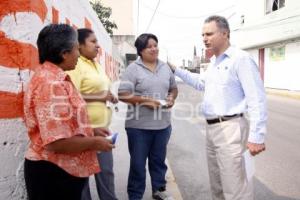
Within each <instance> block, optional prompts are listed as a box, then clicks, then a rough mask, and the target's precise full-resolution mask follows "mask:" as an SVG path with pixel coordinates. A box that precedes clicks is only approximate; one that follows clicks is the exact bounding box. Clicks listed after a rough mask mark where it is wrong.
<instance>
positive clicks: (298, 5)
mask: <svg viewBox="0 0 300 200" xmlns="http://www.w3.org/2000/svg"><path fill="white" fill-rule="evenodd" d="M237 10H238V11H237V16H238V17H240V20H239V21H240V22H239V25H238V26H237V27H234V28H232V38H233V43H234V44H237V45H238V46H239V47H241V48H242V49H245V50H247V51H248V52H250V53H251V54H252V56H253V57H254V58H255V60H256V61H257V63H258V65H259V68H260V72H261V76H262V78H263V80H264V84H265V87H267V88H275V89H284V90H292V91H300V79H299V78H298V76H299V74H300V64H299V63H300V62H299V60H298V58H300V1H299V0H251V1H249V0H240V1H239V2H238V7H237Z"/></svg>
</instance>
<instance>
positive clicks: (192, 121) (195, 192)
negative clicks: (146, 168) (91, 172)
mask: <svg viewBox="0 0 300 200" xmlns="http://www.w3.org/2000/svg"><path fill="white" fill-rule="evenodd" d="M179 93H180V96H179V98H178V100H177V102H176V107H175V108H174V109H173V133H172V134H173V135H172V136H171V140H170V143H169V146H168V161H169V163H170V166H171V169H172V171H173V174H174V176H175V181H176V183H177V185H178V187H179V190H180V192H181V195H182V199H184V200H210V199H211V198H210V191H209V183H208V173H207V164H206V156H205V130H204V127H205V121H204V119H203V117H202V116H201V115H200V116H199V115H198V111H197V110H196V109H195V107H197V106H198V104H199V100H200V99H201V98H202V94H201V93H200V92H197V91H195V90H194V89H192V88H191V87H189V86H186V85H184V84H183V83H179ZM119 107H120V112H118V113H115V115H114V118H113V122H112V125H111V130H112V131H114V132H119V133H120V135H119V136H120V137H119V138H118V141H117V147H116V149H115V150H114V166H115V174H116V191H117V194H118V197H119V199H120V200H126V199H127V193H126V184H127V176H128V169H129V154H128V150H127V138H126V134H125V130H124V118H125V110H126V105H125V104H123V103H120V105H119ZM268 110H269V120H268V136H267V142H266V145H267V151H266V152H264V153H263V154H261V155H259V156H258V157H256V159H255V162H256V163H255V164H256V174H255V178H254V183H255V197H256V198H255V199H256V200H300V190H299V188H300V173H299V169H300V156H299V144H300V123H299V119H300V101H299V100H293V99H290V98H284V97H278V96H268ZM92 184H93V182H92ZM170 189H171V188H170ZM93 199H94V200H96V199H97V198H96V197H95V190H93ZM144 199H145V200H150V199H151V186H150V182H149V175H148V177H147V188H146V193H145V195H144Z"/></svg>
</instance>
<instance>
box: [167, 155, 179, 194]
mask: <svg viewBox="0 0 300 200" xmlns="http://www.w3.org/2000/svg"><path fill="white" fill-rule="evenodd" d="M165 162H166V165H167V166H168V170H167V174H166V180H167V191H168V192H170V193H171V194H172V196H173V198H174V200H183V199H182V196H181V193H180V191H179V187H178V185H177V183H176V179H175V177H174V174H173V171H172V169H171V166H170V164H169V161H168V159H166V161H165Z"/></svg>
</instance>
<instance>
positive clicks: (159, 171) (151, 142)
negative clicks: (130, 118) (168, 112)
mask: <svg viewBox="0 0 300 200" xmlns="http://www.w3.org/2000/svg"><path fill="white" fill-rule="evenodd" d="M171 130H172V128H171V126H169V127H167V128H165V129H161V130H145V129H136V128H126V132H127V137H128V149H129V153H130V169H129V176H128V185H127V193H128V197H129V200H141V199H142V198H143V195H144V192H145V187H146V168H145V166H146V160H147V158H148V168H149V173H150V177H151V185H152V191H153V192H154V191H156V190H158V189H160V188H162V187H165V186H166V180H165V175H166V172H167V166H166V164H165V159H166V154H167V144H168V142H169V139H170V135H171Z"/></svg>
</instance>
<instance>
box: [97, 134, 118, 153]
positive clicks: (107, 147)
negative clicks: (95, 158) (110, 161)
mask: <svg viewBox="0 0 300 200" xmlns="http://www.w3.org/2000/svg"><path fill="white" fill-rule="evenodd" d="M94 139H95V140H94V141H95V142H94V145H93V149H95V150H96V151H106V152H107V151H111V150H112V149H113V148H115V145H113V144H112V141H110V140H108V139H106V138H105V137H101V136H95V137H94Z"/></svg>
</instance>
